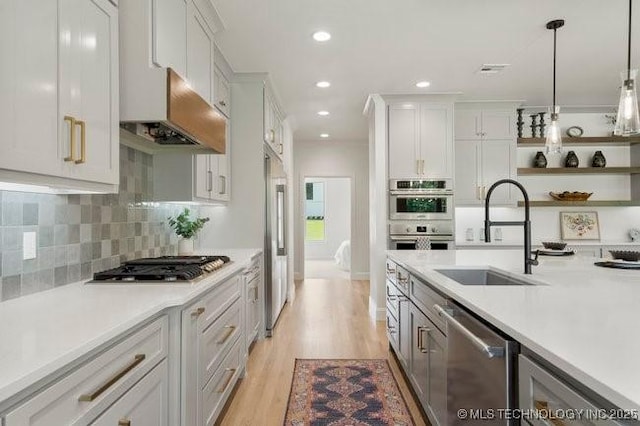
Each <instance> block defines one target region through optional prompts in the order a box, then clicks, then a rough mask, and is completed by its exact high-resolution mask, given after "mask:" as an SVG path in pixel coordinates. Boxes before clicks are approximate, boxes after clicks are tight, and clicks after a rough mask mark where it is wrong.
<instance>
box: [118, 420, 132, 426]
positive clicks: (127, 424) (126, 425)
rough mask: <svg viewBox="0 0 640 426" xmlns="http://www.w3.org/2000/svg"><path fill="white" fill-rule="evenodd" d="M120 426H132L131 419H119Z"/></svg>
mask: <svg viewBox="0 0 640 426" xmlns="http://www.w3.org/2000/svg"><path fill="white" fill-rule="evenodd" d="M118 426H131V420H125V419H122V420H120V421H118Z"/></svg>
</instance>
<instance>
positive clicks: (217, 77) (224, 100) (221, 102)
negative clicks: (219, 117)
mask: <svg viewBox="0 0 640 426" xmlns="http://www.w3.org/2000/svg"><path fill="white" fill-rule="evenodd" d="M213 77H214V83H215V84H214V95H215V106H216V108H218V110H220V112H221V113H223V114H224V115H225V116H226V117H231V85H230V83H229V80H227V77H226V76H225V75H224V73H223V72H222V71H220V69H219V68H218V67H215V70H214V75H213Z"/></svg>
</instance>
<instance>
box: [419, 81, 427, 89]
mask: <svg viewBox="0 0 640 426" xmlns="http://www.w3.org/2000/svg"><path fill="white" fill-rule="evenodd" d="M429 86H431V83H429V82H428V81H419V82H417V83H416V87H419V88H421V89H424V88H425V87H429Z"/></svg>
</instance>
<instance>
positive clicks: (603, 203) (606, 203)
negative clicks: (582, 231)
mask: <svg viewBox="0 0 640 426" xmlns="http://www.w3.org/2000/svg"><path fill="white" fill-rule="evenodd" d="M530 205H531V207H565V206H566V207H629V206H640V200H594V201H588V200H587V201H556V200H540V201H531V202H530ZM522 206H524V201H518V207H522Z"/></svg>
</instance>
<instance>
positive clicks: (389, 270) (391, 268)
mask: <svg viewBox="0 0 640 426" xmlns="http://www.w3.org/2000/svg"><path fill="white" fill-rule="evenodd" d="M385 273H386V274H387V279H388V280H389V281H391V282H392V283H394V284H395V282H396V263H395V262H394V261H393V260H389V259H387V263H386V268H385Z"/></svg>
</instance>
